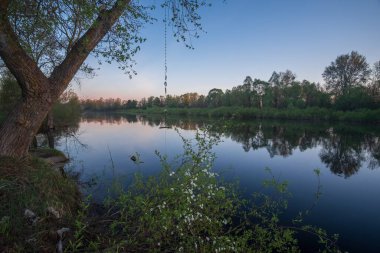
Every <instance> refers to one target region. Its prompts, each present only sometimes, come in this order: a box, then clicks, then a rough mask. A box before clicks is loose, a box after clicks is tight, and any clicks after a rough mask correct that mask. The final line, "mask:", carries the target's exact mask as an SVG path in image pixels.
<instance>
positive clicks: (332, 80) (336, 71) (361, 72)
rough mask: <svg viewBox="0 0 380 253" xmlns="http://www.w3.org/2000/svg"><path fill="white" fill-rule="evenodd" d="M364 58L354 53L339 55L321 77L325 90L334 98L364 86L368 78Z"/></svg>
mask: <svg viewBox="0 0 380 253" xmlns="http://www.w3.org/2000/svg"><path fill="white" fill-rule="evenodd" d="M370 73H371V71H370V69H369V65H368V63H367V61H366V58H365V57H364V56H363V55H360V54H359V53H358V52H356V51H352V52H351V53H350V54H344V55H340V56H338V57H337V58H336V60H335V61H334V62H331V64H330V66H328V67H326V69H325V71H324V72H323V74H322V76H323V78H324V80H325V82H326V87H327V89H328V90H329V91H330V92H331V93H332V94H334V95H335V96H340V95H344V94H346V93H347V92H348V91H349V90H350V88H352V87H358V86H362V85H365V84H366V82H367V80H368V79H369V76H370Z"/></svg>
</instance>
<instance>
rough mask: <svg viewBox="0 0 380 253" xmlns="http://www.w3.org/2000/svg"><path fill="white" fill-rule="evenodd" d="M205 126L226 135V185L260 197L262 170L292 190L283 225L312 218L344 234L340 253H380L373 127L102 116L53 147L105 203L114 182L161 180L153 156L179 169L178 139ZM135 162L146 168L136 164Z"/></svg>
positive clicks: (220, 158)
mask: <svg viewBox="0 0 380 253" xmlns="http://www.w3.org/2000/svg"><path fill="white" fill-rule="evenodd" d="M162 126H171V127H172V128H160V127H162ZM204 126H212V128H211V131H213V132H215V133H219V134H222V142H221V143H220V144H219V145H217V146H216V147H214V149H213V150H214V152H215V153H216V155H217V159H216V162H215V166H214V170H215V171H216V172H218V173H219V174H220V175H222V177H223V178H224V179H225V180H227V181H234V180H238V181H239V187H240V190H241V191H242V193H243V194H244V195H245V196H246V197H250V195H251V194H252V193H253V192H255V191H261V190H262V189H263V186H262V182H263V180H265V179H269V178H270V176H271V175H270V174H269V173H268V171H266V170H265V168H270V170H271V174H272V175H273V176H274V177H275V178H276V179H278V180H279V181H287V182H288V186H289V191H290V192H291V198H290V199H289V207H288V209H287V210H286V212H285V213H284V215H283V216H284V218H285V219H287V220H290V219H292V218H293V217H296V216H297V214H298V212H299V211H305V210H309V214H308V215H307V216H305V218H304V222H305V223H306V224H311V225H316V226H319V227H321V228H324V229H326V230H327V231H328V232H329V233H330V234H335V233H336V234H339V235H340V239H339V245H340V247H341V248H342V249H343V251H347V252H380V240H379V238H380V197H379V196H380V127H379V126H376V125H354V124H350V123H340V124H332V123H321V122H319V123H316V122H298V121H283V122H281V121H257V120H255V121H224V120H210V119H201V118H197V119H190V118H168V119H167V120H166V122H163V119H162V118H161V117H159V116H157V117H143V116H120V115H104V114H100V115H87V116H83V117H82V119H81V121H80V122H79V123H78V124H77V125H76V126H73V127H71V128H70V131H69V132H68V133H65V132H62V133H61V134H59V135H57V136H56V143H57V144H56V147H57V148H58V149H60V150H62V151H64V152H66V153H67V154H68V155H69V156H70V158H71V163H69V164H68V165H67V168H66V169H67V170H70V171H72V172H76V173H78V175H79V177H80V180H81V181H82V182H89V183H90V184H91V183H93V185H92V186H91V187H84V189H83V191H84V194H90V195H91V196H92V199H93V200H94V201H97V202H101V201H103V199H104V198H105V197H106V196H107V194H108V191H107V190H108V188H109V187H110V186H111V184H112V181H113V179H115V178H118V179H125V182H126V184H128V182H130V180H131V178H132V177H133V174H134V173H135V172H142V173H143V174H144V175H147V176H148V175H154V174H156V173H158V172H159V171H160V163H159V158H158V157H157V156H156V155H155V150H158V151H160V153H161V154H166V155H167V156H168V158H169V161H173V162H174V161H175V157H176V156H178V155H181V153H182V139H181V137H180V136H179V134H181V135H182V136H183V137H185V138H192V137H194V135H195V132H196V130H197V129H199V128H201V127H204ZM175 128H177V129H178V132H179V133H178V132H177V131H176V130H175ZM132 155H135V156H136V155H137V156H138V157H139V159H140V161H141V163H136V162H133V161H132V160H131V159H130V157H131V156H132ZM317 168H318V169H319V170H320V172H321V174H320V176H319V177H318V176H317V175H316V173H315V172H314V170H315V169H317ZM317 194H318V196H319V197H317V196H316V195H317Z"/></svg>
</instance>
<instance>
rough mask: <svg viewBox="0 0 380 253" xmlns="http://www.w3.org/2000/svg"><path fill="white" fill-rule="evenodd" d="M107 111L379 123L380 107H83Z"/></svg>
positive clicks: (249, 118)
mask: <svg viewBox="0 0 380 253" xmlns="http://www.w3.org/2000/svg"><path fill="white" fill-rule="evenodd" d="M91 112H104V113H116V114H132V115H134V114H141V115H162V116H165V114H167V115H172V116H185V117H187V116H189V117H209V118H222V119H236V120H254V119H274V120H306V121H332V122H335V121H336V122H339V121H342V122H355V123H376V124H379V123H380V109H374V110H371V109H359V110H355V111H337V110H334V109H327V108H317V107H312V108H306V109H298V108H293V109H282V110H279V109H271V108H268V109H257V108H244V107H219V108H162V107H152V108H146V109H130V110H115V111H113V110H111V111H84V113H91Z"/></svg>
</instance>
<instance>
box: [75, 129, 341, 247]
mask: <svg viewBox="0 0 380 253" xmlns="http://www.w3.org/2000/svg"><path fill="white" fill-rule="evenodd" d="M183 141H184V154H183V156H181V157H180V158H179V159H180V163H179V164H180V165H179V167H177V168H175V169H174V168H173V166H171V165H170V164H169V163H168V162H167V160H166V157H165V156H161V155H160V154H159V153H157V155H158V156H159V157H160V160H161V163H162V168H163V169H162V172H161V173H160V174H159V175H158V176H152V177H150V178H149V179H147V180H144V179H143V178H142V176H141V175H136V177H135V179H134V182H133V184H132V185H131V186H130V187H128V189H126V190H124V189H123V188H124V187H123V182H121V181H116V182H115V184H114V187H113V191H112V192H113V194H112V195H111V196H110V197H109V198H108V199H107V200H106V202H105V204H106V207H107V209H108V212H107V214H106V216H105V217H103V220H102V221H99V220H97V221H96V222H94V223H93V224H89V225H86V226H85V230H84V229H83V226H80V227H79V228H78V231H82V232H81V233H80V234H78V235H77V239H76V241H72V243H71V245H81V247H79V248H78V247H72V248H70V249H69V250H70V251H76V250H77V251H100V250H103V251H105V252H120V251H121V252H162V251H165V252H299V251H300V249H299V246H298V240H297V231H302V232H310V233H312V234H314V235H316V236H317V238H318V239H320V240H321V242H322V243H323V245H322V246H323V247H322V248H323V249H325V250H326V251H335V252H339V250H338V249H337V248H336V245H335V243H336V238H334V239H330V238H329V237H328V236H327V234H326V232H324V231H323V230H322V229H319V228H318V229H316V228H312V227H306V226H298V225H295V226H294V227H287V226H284V224H282V223H281V222H280V220H279V217H280V216H279V214H280V213H281V212H282V211H283V210H284V208H286V205H287V201H286V197H287V196H288V192H287V187H286V183H279V182H277V181H275V180H274V179H273V178H272V179H271V180H269V181H267V182H266V185H267V186H273V187H274V188H275V189H276V190H277V192H278V194H276V195H275V196H277V197H269V196H266V195H263V194H260V193H256V194H255V195H254V198H253V199H252V200H247V199H243V198H241V197H240V196H239V194H238V193H237V191H236V190H235V189H236V188H235V187H233V185H230V184H226V183H223V182H221V180H220V179H219V177H218V175H217V174H216V173H215V172H213V171H212V165H213V161H214V159H215V154H214V153H213V152H212V151H211V150H212V147H213V145H215V144H217V143H218V141H219V136H218V135H215V134H214V135H212V134H210V133H208V132H207V131H205V132H198V133H197V134H196V137H195V143H193V142H191V141H189V140H186V139H183ZM77 223H78V224H88V223H86V222H83V221H79V222H77ZM99 224H101V229H99ZM91 231H101V232H100V233H97V234H93V235H92V236H88V235H89V234H91ZM84 235H87V236H84Z"/></svg>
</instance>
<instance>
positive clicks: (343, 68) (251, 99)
mask: <svg viewBox="0 0 380 253" xmlns="http://www.w3.org/2000/svg"><path fill="white" fill-rule="evenodd" d="M322 76H323V78H324V81H325V84H324V85H321V84H319V83H314V82H310V81H307V80H303V81H298V80H296V75H295V74H294V73H293V72H292V71H290V70H286V71H284V72H273V74H272V76H271V77H270V79H269V80H268V81H265V80H260V79H253V78H252V77H250V76H247V77H246V78H245V79H244V80H243V82H242V84H241V85H238V86H235V87H233V88H232V89H227V90H226V91H223V90H221V89H218V88H214V89H211V90H210V91H209V92H208V94H207V95H200V94H198V93H196V92H192V93H186V94H183V95H180V96H172V95H167V96H166V97H163V96H160V97H154V96H150V97H148V98H143V99H141V100H140V101H137V100H128V101H122V100H121V99H103V98H101V99H97V100H89V99H88V100H82V101H81V104H82V107H83V108H84V109H86V110H124V109H136V108H140V109H147V108H153V107H168V108H218V107H232V106H233V107H244V108H258V109H263V108H264V109H292V108H298V109H305V108H311V107H313V108H314V107H318V108H329V109H333V110H339V111H352V110H357V109H378V108H380V61H378V62H376V63H375V64H374V65H373V67H372V68H371V67H370V66H369V64H368V63H367V61H366V58H365V57H364V56H362V55H360V54H358V53H357V52H355V51H353V52H351V53H350V54H346V55H341V56H338V57H337V59H336V60H335V61H334V62H332V63H331V64H330V65H329V66H327V67H326V69H325V71H324V72H323V74H322Z"/></svg>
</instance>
